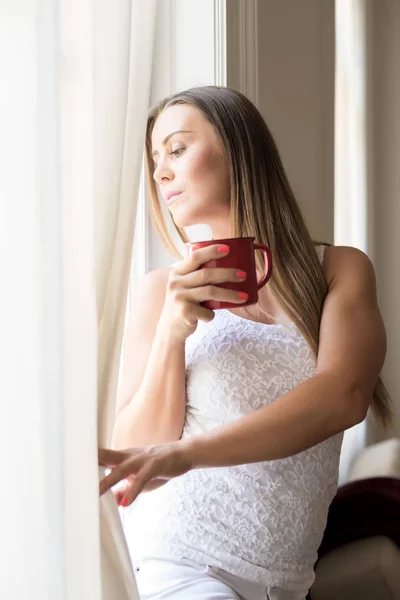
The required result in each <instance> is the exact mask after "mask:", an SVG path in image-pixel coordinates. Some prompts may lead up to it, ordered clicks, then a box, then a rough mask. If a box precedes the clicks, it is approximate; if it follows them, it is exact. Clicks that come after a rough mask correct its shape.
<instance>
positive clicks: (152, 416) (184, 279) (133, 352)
mask: <svg viewBox="0 0 400 600" xmlns="http://www.w3.org/2000/svg"><path fill="white" fill-rule="evenodd" d="M218 248H219V246H218V245H217V244H215V245H212V246H209V247H206V248H203V249H200V250H197V251H196V252H193V254H192V255H191V256H190V257H188V258H187V259H185V260H183V261H181V262H180V263H179V264H177V265H175V266H174V267H173V268H171V269H169V270H158V271H154V272H152V273H149V274H148V275H147V276H146V277H145V280H144V284H143V286H141V288H140V289H139V290H138V292H137V293H136V295H135V298H134V300H133V303H132V307H131V311H130V317H129V324H128V327H127V333H126V336H125V344H124V365H123V371H122V378H121V385H120V393H119V398H118V403H117V419H116V423H115V427H114V436H113V445H114V448H126V447H128V446H141V445H150V444H162V443H164V442H171V441H174V440H179V439H180V437H181V435H182V430H183V426H184V422H185V413H186V398H185V340H186V338H187V337H188V336H189V335H191V334H192V333H193V332H194V331H195V329H196V327H197V323H198V321H199V320H203V321H211V320H212V319H213V317H214V313H213V311H211V310H209V309H207V308H204V307H203V306H202V305H201V303H202V302H203V301H204V300H210V299H214V300H221V301H229V302H235V303H237V304H241V303H243V299H241V298H240V297H239V296H238V293H237V292H235V291H232V290H227V289H223V288H221V287H218V286H217V285H216V284H218V283H223V282H229V281H240V277H239V276H238V274H237V269H224V268H207V269H200V266H201V265H203V264H205V263H207V262H209V261H210V260H213V259H215V258H220V257H221V256H223V255H226V254H228V253H229V248H227V249H226V250H223V251H222V252H221V249H218Z"/></svg>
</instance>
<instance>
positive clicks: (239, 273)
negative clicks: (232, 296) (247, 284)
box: [236, 271, 247, 279]
mask: <svg viewBox="0 0 400 600" xmlns="http://www.w3.org/2000/svg"><path fill="white" fill-rule="evenodd" d="M236 275H237V277H240V279H246V277H247V273H246V271H237V273H236Z"/></svg>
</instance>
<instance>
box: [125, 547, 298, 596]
mask: <svg viewBox="0 0 400 600" xmlns="http://www.w3.org/2000/svg"><path fill="white" fill-rule="evenodd" d="M134 569H135V576H136V581H137V586H138V590H139V595H140V600H304V595H302V594H300V595H299V594H294V593H293V592H286V591H284V590H278V589H276V588H274V589H271V590H267V588H266V587H265V586H264V585H262V584H259V583H253V582H251V581H246V580H245V579H241V578H240V577H236V575H231V574H230V573H227V572H226V571H224V570H223V569H218V568H216V567H210V566H208V565H200V564H197V563H195V562H193V561H191V560H187V559H185V558H182V559H179V558H172V557H165V558H160V557H157V558H146V559H144V560H142V561H140V562H137V563H135V564H134Z"/></svg>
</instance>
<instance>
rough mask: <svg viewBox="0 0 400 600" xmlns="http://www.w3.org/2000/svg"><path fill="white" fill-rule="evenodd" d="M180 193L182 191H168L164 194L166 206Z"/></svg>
mask: <svg viewBox="0 0 400 600" xmlns="http://www.w3.org/2000/svg"><path fill="white" fill-rule="evenodd" d="M181 194H182V192H168V193H167V194H165V196H164V198H165V201H166V203H167V204H168V206H169V205H170V204H172V202H173V201H174V200H175V199H176V198H177V197H178V196H180V195H181Z"/></svg>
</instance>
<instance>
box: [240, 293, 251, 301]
mask: <svg viewBox="0 0 400 600" xmlns="http://www.w3.org/2000/svg"><path fill="white" fill-rule="evenodd" d="M238 296H239V298H241V299H242V300H247V298H248V297H249V295H248V294H246V292H238Z"/></svg>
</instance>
